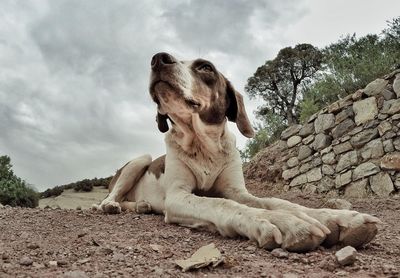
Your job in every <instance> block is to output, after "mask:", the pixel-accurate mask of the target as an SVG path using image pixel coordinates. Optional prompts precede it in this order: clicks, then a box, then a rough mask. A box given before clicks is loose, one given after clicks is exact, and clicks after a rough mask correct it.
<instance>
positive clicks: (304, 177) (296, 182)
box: [289, 174, 307, 187]
mask: <svg viewBox="0 0 400 278" xmlns="http://www.w3.org/2000/svg"><path fill="white" fill-rule="evenodd" d="M306 182H307V175H306V174H301V175H299V176H297V177H295V178H294V179H293V180H292V181H291V182H290V184H289V187H294V186H298V185H301V184H304V183H306Z"/></svg>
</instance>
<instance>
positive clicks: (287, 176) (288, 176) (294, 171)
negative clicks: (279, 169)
mask: <svg viewBox="0 0 400 278" xmlns="http://www.w3.org/2000/svg"><path fill="white" fill-rule="evenodd" d="M298 174H300V171H299V167H295V168H292V169H288V170H285V171H283V173H282V178H283V179H284V180H285V181H287V180H290V179H292V178H294V177H295V176H297V175H298Z"/></svg>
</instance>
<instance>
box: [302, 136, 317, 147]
mask: <svg viewBox="0 0 400 278" xmlns="http://www.w3.org/2000/svg"><path fill="white" fill-rule="evenodd" d="M312 141H314V135H308V136H307V137H306V138H304V139H303V140H302V141H301V142H302V143H303V144H304V145H308V144H310V143H311V142H312Z"/></svg>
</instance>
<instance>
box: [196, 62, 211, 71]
mask: <svg viewBox="0 0 400 278" xmlns="http://www.w3.org/2000/svg"><path fill="white" fill-rule="evenodd" d="M198 70H199V71H205V72H212V71H213V68H212V66H211V65H209V64H203V65H201V66H200V67H199V68H198Z"/></svg>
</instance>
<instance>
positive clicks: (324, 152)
mask: <svg viewBox="0 0 400 278" xmlns="http://www.w3.org/2000/svg"><path fill="white" fill-rule="evenodd" d="M331 151H332V146H328V147H326V148H325V149H322V150H321V151H320V152H319V153H320V154H321V155H324V154H327V153H329V152H331Z"/></svg>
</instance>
